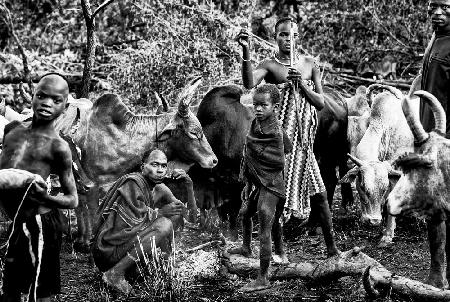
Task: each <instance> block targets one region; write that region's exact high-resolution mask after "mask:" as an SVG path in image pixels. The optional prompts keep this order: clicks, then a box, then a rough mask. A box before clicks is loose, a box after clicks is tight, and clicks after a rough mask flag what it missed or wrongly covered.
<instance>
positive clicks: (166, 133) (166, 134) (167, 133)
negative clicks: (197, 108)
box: [156, 123, 177, 142]
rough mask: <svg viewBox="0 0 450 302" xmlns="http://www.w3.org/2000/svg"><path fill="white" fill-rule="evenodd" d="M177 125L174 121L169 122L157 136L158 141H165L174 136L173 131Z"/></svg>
mask: <svg viewBox="0 0 450 302" xmlns="http://www.w3.org/2000/svg"><path fill="white" fill-rule="evenodd" d="M176 128H177V127H176V126H175V124H173V123H169V124H168V125H167V126H166V127H165V128H164V129H163V130H162V131H161V132H160V133H159V134H158V136H157V137H156V141H157V142H163V141H166V140H168V139H169V138H170V137H172V134H173V132H174V131H175V129H176Z"/></svg>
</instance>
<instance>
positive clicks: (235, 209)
mask: <svg viewBox="0 0 450 302" xmlns="http://www.w3.org/2000/svg"><path fill="white" fill-rule="evenodd" d="M239 189H242V188H241V187H239ZM229 202H230V205H229V221H230V235H231V240H232V241H237V240H238V223H237V222H238V216H239V210H240V209H241V203H242V201H241V190H234V191H233V195H232V196H231V200H230V201H229Z"/></svg>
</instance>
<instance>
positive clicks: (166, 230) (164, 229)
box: [153, 217, 173, 237]
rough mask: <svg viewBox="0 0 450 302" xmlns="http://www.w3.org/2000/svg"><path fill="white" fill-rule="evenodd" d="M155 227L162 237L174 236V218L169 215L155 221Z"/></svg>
mask: <svg viewBox="0 0 450 302" xmlns="http://www.w3.org/2000/svg"><path fill="white" fill-rule="evenodd" d="M153 228H154V229H155V230H156V231H157V233H158V235H160V236H162V237H166V236H169V235H170V236H172V233H173V223H172V220H171V219H169V218H167V217H160V218H158V219H156V220H155V221H154V222H153Z"/></svg>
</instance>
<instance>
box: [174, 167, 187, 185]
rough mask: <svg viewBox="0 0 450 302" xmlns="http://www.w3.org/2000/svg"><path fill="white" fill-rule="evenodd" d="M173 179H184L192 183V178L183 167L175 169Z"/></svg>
mask: <svg viewBox="0 0 450 302" xmlns="http://www.w3.org/2000/svg"><path fill="white" fill-rule="evenodd" d="M171 178H172V179H178V180H184V181H185V182H186V183H192V179H191V178H190V177H189V175H188V174H187V173H186V171H184V170H183V169H174V170H173V172H172V175H171Z"/></svg>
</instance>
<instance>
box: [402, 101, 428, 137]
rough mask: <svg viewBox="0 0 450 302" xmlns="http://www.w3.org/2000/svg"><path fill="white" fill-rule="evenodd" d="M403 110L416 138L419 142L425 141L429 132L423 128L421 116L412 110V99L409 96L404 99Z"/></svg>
mask: <svg viewBox="0 0 450 302" xmlns="http://www.w3.org/2000/svg"><path fill="white" fill-rule="evenodd" d="M402 110H403V114H404V115H405V118H406V121H407V122H408V125H409V128H410V129H411V132H412V133H413V135H414V140H415V142H416V143H417V144H422V143H424V142H425V141H426V140H427V139H428V138H429V135H428V133H427V132H426V131H425V130H424V129H423V126H422V124H421V123H420V120H419V117H418V116H416V114H414V112H413V110H412V105H411V100H410V98H409V97H407V96H406V97H405V98H404V99H403V101H402Z"/></svg>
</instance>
